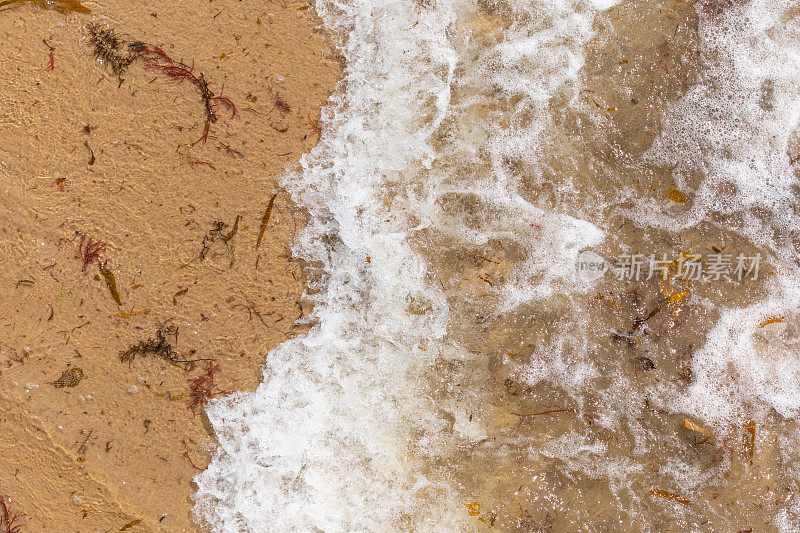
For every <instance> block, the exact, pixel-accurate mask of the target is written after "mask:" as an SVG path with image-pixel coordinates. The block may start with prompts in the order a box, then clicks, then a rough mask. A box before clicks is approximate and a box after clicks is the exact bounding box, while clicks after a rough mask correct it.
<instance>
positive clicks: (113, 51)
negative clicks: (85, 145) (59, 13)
mask: <svg viewBox="0 0 800 533" xmlns="http://www.w3.org/2000/svg"><path fill="white" fill-rule="evenodd" d="M86 29H87V32H88V33H89V45H90V46H91V47H92V48H93V49H94V55H95V57H96V58H97V59H99V60H100V61H103V62H105V63H108V64H109V65H110V66H111V70H113V71H114V73H115V74H116V75H117V76H122V74H123V73H124V72H125V70H127V68H128V67H129V66H130V65H131V63H133V62H134V61H136V60H137V59H138V58H139V57H141V56H142V54H143V53H144V51H145V44H144V43H142V42H140V41H132V42H128V41H125V40H123V39H121V38H120V37H118V36H117V34H116V33H115V32H114V30H113V29H111V28H108V27H104V26H101V25H99V24H96V23H94V22H93V23H91V24H89V25H88V26H87V28H86ZM120 79H121V78H120ZM87 128H89V126H88V125H87V127H86V128H84V131H85V132H86V133H87V134H88V133H91V129H88V131H87Z"/></svg>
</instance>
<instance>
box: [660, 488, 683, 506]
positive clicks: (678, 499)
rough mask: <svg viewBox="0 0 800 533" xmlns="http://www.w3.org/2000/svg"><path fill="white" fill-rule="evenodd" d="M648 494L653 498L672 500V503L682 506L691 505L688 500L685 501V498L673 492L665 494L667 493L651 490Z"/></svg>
mask: <svg viewBox="0 0 800 533" xmlns="http://www.w3.org/2000/svg"><path fill="white" fill-rule="evenodd" d="M650 494H653V495H655V496H660V497H662V498H666V499H668V500H673V501H676V502H678V503H682V504H683V505H690V504H691V502H690V501H689V500H687V499H686V498H684V497H683V496H681V495H680V494H675V493H674V492H667V491H665V490H661V489H653V490H651V491H650Z"/></svg>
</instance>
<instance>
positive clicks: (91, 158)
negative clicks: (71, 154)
mask: <svg viewBox="0 0 800 533" xmlns="http://www.w3.org/2000/svg"><path fill="white" fill-rule="evenodd" d="M83 145H84V146H85V147H86V148H87V149H88V150H89V166H92V165H94V161H95V159H94V150H92V147H91V146H89V141H83Z"/></svg>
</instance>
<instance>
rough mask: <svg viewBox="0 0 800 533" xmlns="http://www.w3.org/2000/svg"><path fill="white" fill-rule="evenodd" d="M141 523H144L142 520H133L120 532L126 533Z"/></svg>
mask: <svg viewBox="0 0 800 533" xmlns="http://www.w3.org/2000/svg"><path fill="white" fill-rule="evenodd" d="M141 521H142V519H141V518H137V519H136V520H131V521H130V522H128V523H127V524H125V525H124V526H122V528H120V531H126V530H128V529H130V528H132V527H133V526H135V525H137V524H139V523H140V522H141Z"/></svg>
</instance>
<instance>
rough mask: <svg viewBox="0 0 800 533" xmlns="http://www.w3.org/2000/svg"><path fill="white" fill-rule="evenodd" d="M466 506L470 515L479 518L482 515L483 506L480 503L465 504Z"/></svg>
mask: <svg viewBox="0 0 800 533" xmlns="http://www.w3.org/2000/svg"><path fill="white" fill-rule="evenodd" d="M464 505H465V506H466V507H467V514H468V515H470V516H478V515H479V514H481V504H479V503H478V502H472V503H465V504H464Z"/></svg>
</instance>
